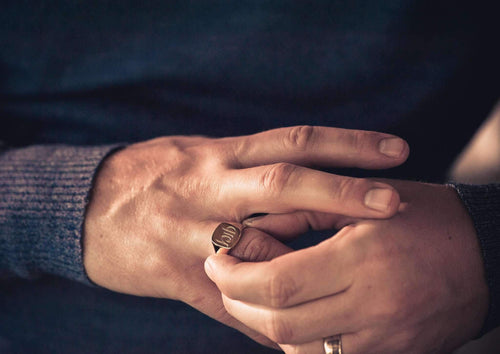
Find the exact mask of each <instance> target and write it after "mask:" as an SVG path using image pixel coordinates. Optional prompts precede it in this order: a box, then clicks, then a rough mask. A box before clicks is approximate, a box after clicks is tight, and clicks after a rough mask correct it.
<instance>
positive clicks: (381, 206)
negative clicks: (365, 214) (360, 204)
mask: <svg viewBox="0 0 500 354" xmlns="http://www.w3.org/2000/svg"><path fill="white" fill-rule="evenodd" d="M392 193H393V191H392V190H390V189H382V188H374V189H371V190H369V191H368V193H366V195H365V205H366V206H367V207H368V208H371V209H375V210H378V211H386V210H387V209H388V208H389V204H390V203H391V200H392Z"/></svg>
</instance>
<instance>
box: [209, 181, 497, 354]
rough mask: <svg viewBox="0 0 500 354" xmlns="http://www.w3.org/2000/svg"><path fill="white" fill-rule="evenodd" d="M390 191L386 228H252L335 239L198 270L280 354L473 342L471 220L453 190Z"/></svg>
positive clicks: (370, 224) (295, 223)
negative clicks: (334, 342) (334, 343)
mask: <svg viewBox="0 0 500 354" xmlns="http://www.w3.org/2000/svg"><path fill="white" fill-rule="evenodd" d="M385 182H387V183H391V184H392V185H393V186H394V187H395V188H396V189H397V190H398V191H399V192H400V195H401V206H400V208H399V212H398V213H397V214H396V215H395V216H393V217H392V218H390V219H385V220H375V219H353V218H346V217H345V216H341V215H327V214H321V215H319V214H316V213H311V212H298V213H294V214H288V215H267V216H264V217H261V218H258V219H255V220H253V221H252V223H251V225H252V227H255V228H258V229H259V230H262V231H264V232H266V233H268V234H271V235H274V234H277V235H279V236H280V237H286V236H287V233H288V235H289V236H293V235H294V234H295V233H296V230H302V231H305V229H307V228H308V227H309V226H313V227H314V228H328V227H331V228H336V229H340V231H339V232H338V233H336V234H335V235H334V236H333V237H331V238H329V239H327V240H325V241H324V242H322V243H320V244H318V245H316V246H313V247H310V248H306V249H303V250H299V251H296V252H291V253H287V254H285V255H282V256H279V257H276V258H274V259H272V260H269V261H266V262H258V263H257V262H253V263H252V262H243V261H241V260H240V259H238V258H236V257H232V256H229V255H224V254H217V255H213V256H211V257H209V258H208V259H207V262H206V264H205V269H206V271H207V274H208V275H209V277H210V278H211V279H212V280H213V281H214V282H215V283H216V284H217V286H218V287H219V289H220V290H221V292H222V294H223V300H224V305H225V308H226V309H227V311H228V312H229V313H230V314H231V315H232V316H234V317H235V318H237V319H239V320H240V321H241V322H243V323H244V324H246V325H247V326H248V327H250V328H253V329H255V330H257V331H260V333H262V334H264V335H265V336H266V337H268V338H270V339H271V340H273V341H274V342H276V343H279V344H280V346H281V348H282V349H283V350H285V352H287V353H317V354H321V353H324V350H323V338H325V337H329V336H332V335H336V334H341V335H342V346H343V353H346V354H357V353H449V352H451V351H452V350H453V349H455V348H457V347H458V346H460V345H462V344H463V343H465V342H467V341H468V340H470V339H472V338H473V337H474V336H476V335H477V334H478V332H479V330H480V329H481V325H482V323H483V321H484V318H485V316H486V311H487V307H488V290H487V286H486V282H485V279H484V274H483V264H482V258H481V254H480V251H479V245H478V241H477V237H476V235H475V231H474V227H473V225H472V222H471V219H470V217H469V215H468V213H467V211H466V210H465V208H464V206H463V205H462V203H461V201H460V199H459V198H458V195H457V193H456V192H455V191H454V189H453V188H452V187H449V186H441V185H430V184H424V183H417V182H407V181H385Z"/></svg>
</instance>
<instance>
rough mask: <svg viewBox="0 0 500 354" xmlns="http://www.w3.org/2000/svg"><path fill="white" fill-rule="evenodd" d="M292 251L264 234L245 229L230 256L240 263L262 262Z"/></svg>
mask: <svg viewBox="0 0 500 354" xmlns="http://www.w3.org/2000/svg"><path fill="white" fill-rule="evenodd" d="M291 251H293V250H292V249H291V248H290V247H287V246H286V245H284V244H283V243H281V242H280V241H278V240H276V239H275V238H274V237H272V236H270V235H268V234H266V233H265V232H263V231H261V230H258V229H254V228H249V227H246V228H244V229H243V231H242V236H241V239H240V241H239V242H238V244H237V245H236V246H235V247H234V248H232V249H231V251H230V254H231V256H233V257H237V258H239V259H240V260H242V261H249V262H263V261H269V260H271V259H274V258H276V257H278V256H281V255H284V254H286V253H289V252H291Z"/></svg>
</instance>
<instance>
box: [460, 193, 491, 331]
mask: <svg viewBox="0 0 500 354" xmlns="http://www.w3.org/2000/svg"><path fill="white" fill-rule="evenodd" d="M453 186H454V187H455V189H456V190H457V192H458V194H459V195H460V198H462V201H463V202H464V204H465V206H466V208H467V209H468V211H469V213H470V215H471V217H472V220H473V222H474V226H475V228H476V232H477V236H478V239H479V244H480V247H481V252H482V256H483V261H484V270H485V275H486V281H487V283H488V287H489V293H490V304H489V310H488V316H487V317H486V320H485V323H484V325H483V329H482V330H481V333H480V336H482V335H484V334H485V333H486V332H488V331H491V330H492V329H494V328H495V327H498V326H499V325H500V184H489V185H467V184H453Z"/></svg>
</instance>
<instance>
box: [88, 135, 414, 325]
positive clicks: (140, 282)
mask: <svg viewBox="0 0 500 354" xmlns="http://www.w3.org/2000/svg"><path fill="white" fill-rule="evenodd" d="M407 155H408V146H407V145H406V143H405V142H404V141H402V140H401V139H398V138H395V137H394V136H390V135H387V134H380V133H373V132H362V131H351V130H343V129H334V128H326V127H293V128H283V129H277V130H272V131H267V132H264V133H260V134H256V135H251V136H243V137H235V138H224V139H209V138H204V137H167V138H159V139H155V140H151V141H147V142H144V143H140V144H135V145H132V146H130V147H127V148H125V149H124V150H121V151H119V152H117V153H115V154H113V155H111V156H110V157H109V158H107V159H106V160H105V161H104V163H103V165H102V167H101V169H100V171H99V172H98V174H97V177H96V180H95V186H94V190H93V193H92V197H91V200H90V203H89V205H88V209H87V214H86V219H85V225H84V226H85V235H84V264H85V268H86V271H87V273H88V276H89V278H90V279H91V280H92V281H94V282H95V283H96V284H98V285H101V286H103V287H106V288H108V289H111V290H115V291H118V292H124V293H128V294H135V295H140V296H154V297H162V298H169V299H178V300H182V301H184V302H186V303H188V304H190V305H192V306H193V307H195V308H197V309H199V310H201V311H203V312H205V313H206V314H208V315H209V316H212V317H214V318H216V319H218V320H220V321H222V322H224V323H226V324H229V325H232V326H233V327H237V328H239V329H240V330H243V331H245V330H244V329H242V328H241V324H238V323H236V321H235V320H234V319H233V318H231V317H230V316H229V315H227V313H226V312H225V310H224V307H223V305H222V302H221V297H220V293H219V291H218V290H217V288H216V287H215V286H214V284H213V283H212V282H211V281H210V280H209V279H208V278H207V276H206V274H205V272H204V269H203V263H204V261H205V259H206V258H207V257H208V256H209V255H210V254H213V252H214V251H213V247H212V245H211V241H210V240H211V234H212V232H213V231H214V229H215V228H216V226H217V225H218V224H219V223H220V222H236V223H239V222H241V221H243V220H244V219H245V218H247V217H248V216H250V215H252V214H254V213H288V212H294V211H296V210H304V209H306V210H313V211H318V212H327V213H343V214H346V215H351V216H356V217H370V218H386V217H390V216H391V215H393V214H394V213H395V212H396V210H397V208H398V205H399V196H398V193H397V192H396V191H395V190H394V188H392V187H391V186H389V185H387V184H384V183H380V182H376V181H371V180H366V179H355V178H348V177H342V176H337V175H332V174H328V173H324V172H320V171H318V170H314V169H310V168H306V167H304V166H327V167H340V166H351V167H362V168H385V167H391V166H395V165H398V164H400V163H402V162H403V161H404V160H405V159H406V157H407ZM247 234H248V233H247ZM247 234H246V235H244V237H243V240H242V241H241V244H240V245H238V248H239V250H235V252H236V253H237V254H238V252H240V255H242V256H244V255H245V252H246V253H249V254H250V255H249V257H254V256H255V255H253V254H251V253H252V252H253V250H255V249H264V250H267V251H268V252H269V253H268V254H267V255H266V257H274V256H277V255H278V254H282V253H284V252H288V248H287V247H285V246H283V245H281V244H280V243H279V242H277V241H275V240H273V239H272V238H270V237H266V235H265V234H264V233H262V232H260V233H258V232H257V233H256V231H253V232H251V233H250V234H249V235H247ZM252 234H253V236H252ZM245 239H246V240H245ZM261 244H264V245H263V246H262V247H260V246H261ZM266 257H264V259H265V258H266ZM246 333H248V331H246Z"/></svg>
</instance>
